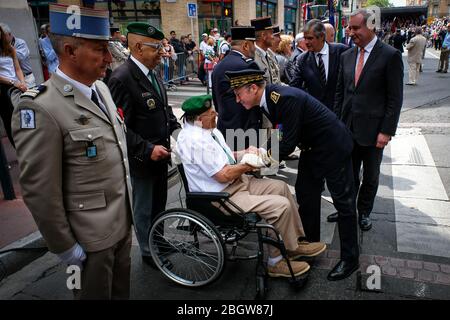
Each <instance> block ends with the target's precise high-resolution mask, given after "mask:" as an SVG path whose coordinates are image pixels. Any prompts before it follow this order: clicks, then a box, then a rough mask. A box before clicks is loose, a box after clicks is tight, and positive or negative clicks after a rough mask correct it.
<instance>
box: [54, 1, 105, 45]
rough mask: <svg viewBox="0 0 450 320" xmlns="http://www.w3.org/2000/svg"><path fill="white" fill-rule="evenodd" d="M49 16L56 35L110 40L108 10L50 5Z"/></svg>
mask: <svg viewBox="0 0 450 320" xmlns="http://www.w3.org/2000/svg"><path fill="white" fill-rule="evenodd" d="M49 16H50V26H51V32H52V33H54V34H58V35H62V36H69V37H77V38H86V39H95V40H109V39H110V32H109V12H108V10H98V9H91V8H83V7H79V6H68V5H63V4H50V6H49Z"/></svg>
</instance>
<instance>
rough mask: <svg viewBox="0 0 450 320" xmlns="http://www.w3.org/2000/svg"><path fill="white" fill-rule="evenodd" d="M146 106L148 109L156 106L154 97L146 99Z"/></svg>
mask: <svg viewBox="0 0 450 320" xmlns="http://www.w3.org/2000/svg"><path fill="white" fill-rule="evenodd" d="M147 106H148V109H149V110H153V109H155V108H156V102H155V99H148V100H147Z"/></svg>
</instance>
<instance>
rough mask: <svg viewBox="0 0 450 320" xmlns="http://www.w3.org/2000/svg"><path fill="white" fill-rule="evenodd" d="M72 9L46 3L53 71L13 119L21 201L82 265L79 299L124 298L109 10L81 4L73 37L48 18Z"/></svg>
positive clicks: (123, 173) (125, 194)
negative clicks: (107, 79) (108, 75)
mask: <svg viewBox="0 0 450 320" xmlns="http://www.w3.org/2000/svg"><path fill="white" fill-rule="evenodd" d="M66 10H67V6H63V5H50V22H51V24H52V32H53V34H52V35H51V39H52V43H53V47H54V49H55V51H56V53H57V54H58V58H59V61H60V65H59V68H58V70H57V72H56V73H54V74H53V75H52V77H51V78H50V80H48V81H47V82H45V83H44V84H42V85H41V86H40V87H39V88H38V89H35V90H28V91H26V92H25V93H23V94H22V96H21V98H20V102H19V104H18V106H17V107H16V108H15V111H14V114H13V119H12V128H13V136H14V141H15V143H16V146H17V157H18V159H19V165H20V171H21V173H20V183H21V186H22V190H23V198H24V201H25V203H26V205H27V206H28V208H29V209H30V211H31V213H32V215H33V217H34V219H35V221H36V223H37V225H38V228H39V230H40V232H41V234H42V236H43V237H44V239H45V240H46V242H47V245H48V247H49V250H50V251H51V252H53V253H56V254H58V256H59V257H60V258H61V259H62V260H63V261H64V262H65V263H67V264H68V265H76V266H78V267H79V268H80V269H81V287H80V288H76V289H78V290H74V294H75V298H77V299H127V298H129V291H130V262H131V260H130V249H131V222H132V211H131V207H132V204H131V198H130V195H131V194H132V191H131V181H130V174H129V167H128V161H127V148H126V138H125V132H124V129H125V126H124V124H123V121H122V119H121V118H120V115H119V114H118V112H117V109H116V106H115V104H114V102H113V100H112V98H111V95H110V92H109V90H108V88H107V87H106V85H105V84H103V83H102V82H101V81H96V79H98V78H100V77H103V76H104V73H105V71H106V66H107V64H108V63H110V62H111V54H110V53H109V51H108V39H109V30H108V28H106V30H104V29H105V28H102V26H108V24H107V23H106V24H105V23H104V22H103V21H104V19H106V21H107V20H108V12H107V11H99V10H92V9H85V8H81V16H80V19H81V23H80V24H79V25H80V26H81V27H82V28H83V29H82V30H78V31H74V30H68V29H67V28H68V26H70V24H68V23H67V24H66V23H61V24H59V23H58V21H59V22H61V19H59V20H57V21H54V22H53V21H52V20H53V19H55V14H59V15H61V14H66ZM85 15H89V16H90V18H91V20H89V21H86V20H85ZM67 17H69V15H68V14H67ZM93 17H95V19H93V20H94V21H93V20H92V18H93ZM64 20H65V19H64ZM97 21H98V22H97ZM64 22H65V21H64ZM97 23H98V24H97ZM72 27H73V26H72ZM75 28H76V24H75ZM72 34H77V35H81V36H82V37H78V38H76V37H73V36H71V35H72ZM83 37H86V38H83Z"/></svg>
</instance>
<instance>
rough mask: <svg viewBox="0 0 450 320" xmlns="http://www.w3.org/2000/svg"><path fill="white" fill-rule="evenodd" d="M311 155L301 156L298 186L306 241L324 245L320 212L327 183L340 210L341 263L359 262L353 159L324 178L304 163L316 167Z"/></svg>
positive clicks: (334, 202) (296, 185)
mask: <svg viewBox="0 0 450 320" xmlns="http://www.w3.org/2000/svg"><path fill="white" fill-rule="evenodd" d="M309 157H310V156H309V155H307V154H303V155H302V154H301V155H300V161H299V169H298V175H299V176H298V177H297V181H296V184H295V191H296V194H297V201H298V203H299V214H301V217H302V222H303V227H304V230H305V233H306V238H307V239H308V241H310V242H317V241H320V222H321V221H320V218H321V214H320V211H321V210H320V209H321V194H322V191H323V180H324V178H325V181H326V183H327V187H328V191H330V194H331V198H332V199H333V204H334V207H335V208H336V210H337V212H338V214H339V219H338V230H339V238H340V244H341V259H342V260H346V261H349V260H355V259H358V257H359V248H358V232H357V231H358V229H357V223H356V208H355V196H354V194H355V193H354V182H353V171H352V164H351V159H350V157H349V158H348V159H347V160H346V161H345V162H344V163H342V164H341V165H337V166H336V168H334V169H333V170H331V171H329V172H327V173H326V174H325V176H324V177H317V176H315V175H314V172H312V171H313V170H311V166H306V165H304V163H306V162H307V163H313V159H308V158H309Z"/></svg>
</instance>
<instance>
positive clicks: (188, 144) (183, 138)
mask: <svg viewBox="0 0 450 320" xmlns="http://www.w3.org/2000/svg"><path fill="white" fill-rule="evenodd" d="M211 132H213V133H214V135H215V136H216V137H217V139H218V142H219V143H218V142H217V141H215V140H214V139H213V137H212V135H211ZM224 149H225V150H224ZM176 150H177V153H178V156H179V157H180V160H181V162H182V163H183V168H184V171H185V173H186V179H187V181H188V184H189V190H190V191H191V192H221V191H223V190H224V189H225V188H226V187H228V186H229V185H230V184H231V183H220V182H218V181H217V180H216V179H215V178H214V175H215V174H217V173H218V172H219V171H220V170H222V169H223V168H224V167H225V166H226V165H228V164H229V160H228V156H227V154H226V153H225V152H227V153H228V155H230V156H232V155H233V152H232V151H231V149H230V148H229V147H228V145H227V144H226V142H225V139H224V137H223V135H222V133H221V132H220V131H219V130H217V129H214V130H210V129H203V128H201V127H199V126H196V125H192V124H190V123H185V124H184V128H183V130H181V131H180V134H179V135H178V140H177V147H176Z"/></svg>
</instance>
